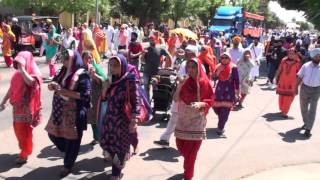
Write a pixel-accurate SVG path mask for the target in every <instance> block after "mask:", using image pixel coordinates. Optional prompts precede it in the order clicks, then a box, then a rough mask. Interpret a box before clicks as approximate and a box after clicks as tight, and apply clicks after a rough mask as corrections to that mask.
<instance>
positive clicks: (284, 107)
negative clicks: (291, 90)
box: [279, 95, 294, 114]
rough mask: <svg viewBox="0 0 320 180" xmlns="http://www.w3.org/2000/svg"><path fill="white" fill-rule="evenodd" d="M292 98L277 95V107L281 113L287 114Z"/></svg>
mask: <svg viewBox="0 0 320 180" xmlns="http://www.w3.org/2000/svg"><path fill="white" fill-rule="evenodd" d="M293 100H294V96H281V95H279V109H280V111H281V113H283V114H288V112H289V109H290V106H291V104H292V102H293Z"/></svg>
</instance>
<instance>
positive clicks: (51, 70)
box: [49, 63, 56, 77]
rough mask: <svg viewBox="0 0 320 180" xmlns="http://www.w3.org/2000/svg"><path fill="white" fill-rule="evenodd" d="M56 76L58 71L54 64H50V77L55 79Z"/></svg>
mask: <svg viewBox="0 0 320 180" xmlns="http://www.w3.org/2000/svg"><path fill="white" fill-rule="evenodd" d="M55 74H56V69H55V67H54V64H53V63H49V76H50V77H53V76H54V75H55Z"/></svg>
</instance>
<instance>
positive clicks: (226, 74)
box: [216, 53, 235, 81]
mask: <svg viewBox="0 0 320 180" xmlns="http://www.w3.org/2000/svg"><path fill="white" fill-rule="evenodd" d="M222 56H228V59H229V62H228V63H227V64H221V63H220V64H218V65H217V68H216V70H218V69H219V68H220V66H224V68H223V70H222V71H221V72H220V73H219V74H218V78H219V80H221V81H226V80H228V79H229V78H230V76H231V72H232V67H233V66H235V65H234V64H233V63H231V57H230V55H229V54H228V53H223V54H222V55H221V56H220V59H221V61H222Z"/></svg>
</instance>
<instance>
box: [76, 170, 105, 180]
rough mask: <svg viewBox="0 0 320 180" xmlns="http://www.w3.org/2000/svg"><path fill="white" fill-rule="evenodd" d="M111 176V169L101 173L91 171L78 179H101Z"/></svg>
mask: <svg viewBox="0 0 320 180" xmlns="http://www.w3.org/2000/svg"><path fill="white" fill-rule="evenodd" d="M110 178H111V171H106V172H103V173H100V174H99V173H98V174H97V173H91V174H88V175H87V176H85V177H83V178H81V179H80V180H86V179H90V180H101V179H106V180H108V179H110Z"/></svg>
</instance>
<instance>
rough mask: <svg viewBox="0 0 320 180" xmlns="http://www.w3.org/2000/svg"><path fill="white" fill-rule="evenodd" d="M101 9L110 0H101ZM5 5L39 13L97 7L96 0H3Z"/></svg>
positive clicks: (71, 11)
mask: <svg viewBox="0 0 320 180" xmlns="http://www.w3.org/2000/svg"><path fill="white" fill-rule="evenodd" d="M100 1H101V3H100V7H101V9H106V6H105V4H106V3H107V2H108V0H100ZM3 2H4V4H5V5H8V6H11V7H15V8H23V9H26V8H27V9H29V10H30V11H32V12H35V13H37V14H43V15H48V14H55V15H57V14H59V13H61V12H63V11H68V12H70V13H78V12H87V11H88V10H93V9H94V8H95V1H93V0H81V1H75V0H63V1H62V0H3Z"/></svg>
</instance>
